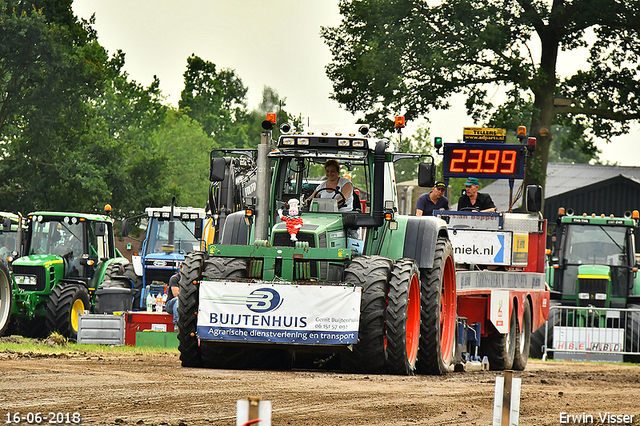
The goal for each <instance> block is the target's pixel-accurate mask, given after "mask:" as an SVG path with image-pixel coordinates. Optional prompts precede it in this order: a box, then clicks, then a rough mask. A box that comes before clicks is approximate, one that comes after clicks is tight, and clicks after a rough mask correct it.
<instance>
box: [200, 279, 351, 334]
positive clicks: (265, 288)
mask: <svg viewBox="0 0 640 426" xmlns="http://www.w3.org/2000/svg"><path fill="white" fill-rule="evenodd" d="M360 293H361V288H360V287H347V286H317V285H302V286H300V285H293V284H289V285H286V284H272V283H264V282H263V283H233V282H220V281H204V280H203V281H202V282H201V284H200V305H199V308H198V328H197V331H198V337H199V338H200V339H205V340H220V341H232V342H253V343H292V344H313V345H316V344H319V345H348V344H355V343H357V342H358V325H359V320H360Z"/></svg>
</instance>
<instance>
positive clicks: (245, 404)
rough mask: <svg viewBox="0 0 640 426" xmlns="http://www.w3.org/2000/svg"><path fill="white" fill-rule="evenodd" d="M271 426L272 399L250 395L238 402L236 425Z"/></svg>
mask: <svg viewBox="0 0 640 426" xmlns="http://www.w3.org/2000/svg"><path fill="white" fill-rule="evenodd" d="M248 425H255V426H271V401H263V400H262V397H260V396H250V397H248V398H247V399H239V400H238V401H237V402H236V426H248Z"/></svg>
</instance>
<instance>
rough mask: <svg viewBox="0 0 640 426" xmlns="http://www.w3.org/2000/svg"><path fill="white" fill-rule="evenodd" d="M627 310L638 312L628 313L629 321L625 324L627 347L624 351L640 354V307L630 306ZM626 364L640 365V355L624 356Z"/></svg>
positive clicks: (625, 346)
mask: <svg viewBox="0 0 640 426" xmlns="http://www.w3.org/2000/svg"><path fill="white" fill-rule="evenodd" d="M627 309H636V310H638V311H637V312H627V321H626V324H625V328H626V330H625V336H626V337H625V345H624V350H625V351H627V352H635V353H636V354H638V353H639V352H640V305H635V304H629V305H627ZM623 360H624V362H633V363H634V364H638V363H640V355H623Z"/></svg>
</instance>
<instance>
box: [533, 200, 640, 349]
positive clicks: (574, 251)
mask: <svg viewBox="0 0 640 426" xmlns="http://www.w3.org/2000/svg"><path fill="white" fill-rule="evenodd" d="M637 229H638V212H637V211H634V212H633V213H631V212H629V213H628V214H626V215H625V217H613V216H605V215H599V216H596V215H586V214H584V215H580V216H578V215H574V214H573V212H572V211H571V210H570V209H569V210H567V214H565V212H564V209H561V210H560V212H559V215H558V219H557V223H556V229H555V233H554V237H555V241H554V242H553V245H552V252H551V254H550V256H549V265H548V266H549V267H548V268H547V282H548V283H549V286H550V288H551V307H558V308H557V309H554V310H553V311H552V312H551V313H550V317H549V322H548V324H547V328H548V332H547V340H546V341H545V334H544V329H545V328H544V327H541V328H540V329H539V330H538V331H536V332H535V333H534V335H533V336H532V343H531V352H532V353H533V356H537V357H541V356H542V355H543V354H544V350H543V349H544V345H547V347H549V348H552V347H553V336H554V328H555V327H558V326H562V327H564V328H566V329H567V330H569V328H572V329H573V330H574V331H573V333H574V334H575V335H576V336H577V335H578V333H579V329H580V328H582V329H584V328H585V327H590V328H603V329H608V330H614V331H615V330H624V343H622V342H620V344H619V346H620V348H619V350H621V351H622V350H624V351H626V352H634V353H636V355H633V354H627V355H625V356H624V359H625V360H626V361H632V362H640V357H639V356H638V355H637V354H638V353H640V277H639V276H638V260H637V258H636V254H635V245H634V243H635V237H636V236H635V234H636V231H637ZM562 307H567V308H564V309H563V308H562ZM574 308H575V309H574ZM582 308H584V309H582ZM598 308H600V309H601V310H598ZM607 308H614V309H623V311H620V312H617V311H606V310H605V309H607ZM567 333H569V331H567ZM603 333H604V332H603ZM609 333H612V331H609ZM601 334H602V333H601ZM620 336H622V334H620ZM621 339H622V338H621V337H620V338H618V340H621ZM592 340H593V339H592ZM610 342H611V339H609V340H608V344H611V343H610ZM588 344H589V345H591V346H593V345H596V344H598V342H596V341H590V343H588ZM555 349H558V348H555ZM548 356H550V357H553V352H550V353H549V354H548Z"/></svg>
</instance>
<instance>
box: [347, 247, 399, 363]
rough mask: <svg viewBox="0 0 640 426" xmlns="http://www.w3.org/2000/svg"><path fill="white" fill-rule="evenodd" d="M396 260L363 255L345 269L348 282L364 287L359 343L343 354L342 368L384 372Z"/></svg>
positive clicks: (361, 301) (361, 302)
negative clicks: (389, 292)
mask: <svg viewBox="0 0 640 426" xmlns="http://www.w3.org/2000/svg"><path fill="white" fill-rule="evenodd" d="M391 266H392V261H391V260H390V259H387V258H384V257H382V256H359V257H356V258H354V259H353V261H352V262H351V263H350V264H349V265H347V267H346V268H345V274H344V279H345V282H348V283H352V284H355V285H359V286H361V287H362V296H361V299H360V326H359V329H358V344H356V345H354V346H353V350H351V351H345V352H341V353H340V363H341V365H342V369H343V370H344V371H345V372H348V373H372V374H373V373H384V372H385V370H386V364H387V356H386V355H387V353H386V348H385V311H386V305H387V287H388V283H389V277H390V274H391Z"/></svg>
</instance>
